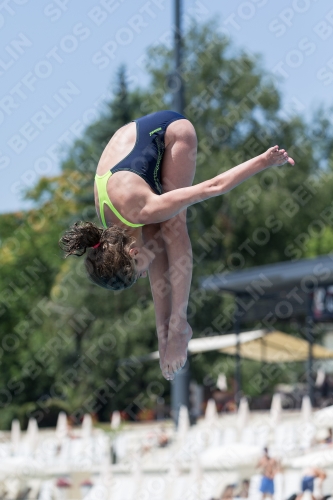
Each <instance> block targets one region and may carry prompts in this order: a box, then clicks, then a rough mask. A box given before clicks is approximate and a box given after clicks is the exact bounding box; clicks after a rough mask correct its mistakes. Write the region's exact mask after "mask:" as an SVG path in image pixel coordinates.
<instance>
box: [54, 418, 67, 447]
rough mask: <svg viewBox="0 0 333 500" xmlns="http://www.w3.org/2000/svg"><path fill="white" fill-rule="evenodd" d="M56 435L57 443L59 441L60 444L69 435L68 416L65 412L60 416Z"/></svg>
mask: <svg viewBox="0 0 333 500" xmlns="http://www.w3.org/2000/svg"><path fill="white" fill-rule="evenodd" d="M55 434H56V438H57V441H59V442H60V443H61V442H62V441H63V440H64V439H65V438H66V436H67V434H68V429H67V415H66V413H65V412H63V411H61V412H60V413H59V415H58V419H57V426H56V431H55Z"/></svg>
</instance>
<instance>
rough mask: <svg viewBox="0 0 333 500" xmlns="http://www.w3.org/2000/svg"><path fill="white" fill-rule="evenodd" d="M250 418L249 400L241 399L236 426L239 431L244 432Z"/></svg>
mask: <svg viewBox="0 0 333 500" xmlns="http://www.w3.org/2000/svg"><path fill="white" fill-rule="evenodd" d="M249 417H250V409H249V403H248V401H247V398H241V400H240V403H239V408H238V412H237V420H236V425H237V428H238V430H240V431H242V430H243V429H244V427H246V426H247V424H248V422H249Z"/></svg>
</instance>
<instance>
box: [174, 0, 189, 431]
mask: <svg viewBox="0 0 333 500" xmlns="http://www.w3.org/2000/svg"><path fill="white" fill-rule="evenodd" d="M174 9H175V10H174V16H175V37H174V44H175V46H174V58H175V60H174V63H175V67H174V74H173V78H172V89H173V90H174V102H173V109H174V111H177V112H178V113H181V114H183V113H184V84H183V80H182V78H181V72H180V69H181V64H182V29H181V28H182V26H181V14H182V9H181V0H175V4H174ZM190 378H191V376H190V362H189V360H187V362H186V365H185V366H184V368H183V369H182V370H181V371H180V372H179V373H177V375H176V376H175V378H174V381H173V382H172V384H171V409H172V418H173V420H174V422H175V425H176V427H177V425H178V417H179V409H180V407H181V406H182V405H184V406H187V408H188V410H189V413H190V408H189V393H190Z"/></svg>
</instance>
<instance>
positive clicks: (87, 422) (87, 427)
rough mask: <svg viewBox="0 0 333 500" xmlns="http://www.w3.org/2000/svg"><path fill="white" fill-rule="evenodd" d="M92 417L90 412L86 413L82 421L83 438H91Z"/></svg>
mask: <svg viewBox="0 0 333 500" xmlns="http://www.w3.org/2000/svg"><path fill="white" fill-rule="evenodd" d="M92 428H93V426H92V418H91V415H89V413H86V414H85V415H84V417H83V421H82V429H81V436H82V438H83V439H89V438H91V436H92Z"/></svg>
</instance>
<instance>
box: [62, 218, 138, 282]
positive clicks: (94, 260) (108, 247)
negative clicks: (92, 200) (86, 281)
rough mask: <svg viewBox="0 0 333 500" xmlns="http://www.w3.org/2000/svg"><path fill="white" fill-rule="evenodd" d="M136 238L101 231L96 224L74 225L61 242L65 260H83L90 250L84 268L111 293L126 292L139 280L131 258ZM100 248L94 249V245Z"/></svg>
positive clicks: (118, 230)
mask: <svg viewBox="0 0 333 500" xmlns="http://www.w3.org/2000/svg"><path fill="white" fill-rule="evenodd" d="M134 241H135V240H134V238H133V237H131V236H129V235H128V234H127V233H126V231H125V230H124V229H121V228H119V227H118V226H115V225H112V226H111V227H108V228H107V229H101V228H99V227H98V226H96V224H94V223H93V222H82V221H79V222H75V224H73V225H72V226H71V227H70V228H69V230H68V231H66V232H65V233H64V235H63V236H62V238H61V239H60V240H59V246H60V248H61V249H62V250H64V252H65V257H68V256H69V255H76V256H77V257H80V256H81V255H83V254H85V253H86V251H87V248H88V249H89V250H88V253H87V257H86V259H85V266H86V270H87V272H88V275H89V278H90V279H91V280H92V281H93V282H94V283H96V285H99V286H102V287H103V288H107V289H108V290H123V289H125V288H129V287H130V286H132V285H133V284H134V283H135V282H136V280H137V273H136V270H135V265H134V260H133V259H132V257H131V256H130V254H129V250H130V248H131V244H132V243H133V242H134ZM98 243H100V245H99V246H98V247H97V248H91V247H93V246H94V245H97V244H98Z"/></svg>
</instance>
